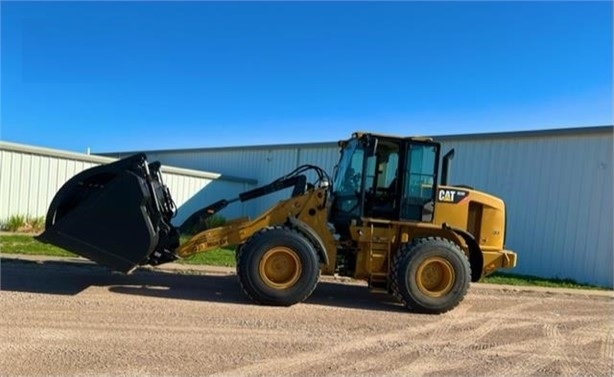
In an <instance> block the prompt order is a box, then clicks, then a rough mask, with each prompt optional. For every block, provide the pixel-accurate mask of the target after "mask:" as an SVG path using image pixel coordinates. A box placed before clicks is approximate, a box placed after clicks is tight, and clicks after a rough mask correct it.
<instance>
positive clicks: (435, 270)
mask: <svg viewBox="0 0 614 377" xmlns="http://www.w3.org/2000/svg"><path fill="white" fill-rule="evenodd" d="M455 279H456V274H455V273H454V267H452V264H451V263H450V262H448V261H447V260H446V259H444V258H441V257H430V258H427V259H425V260H424V261H422V263H420V265H419V266H418V270H417V272H416V284H417V285H418V289H419V290H420V292H422V293H424V294H425V295H427V296H429V297H442V296H445V295H447V294H448V293H450V291H451V290H452V286H453V285H454V280H455Z"/></svg>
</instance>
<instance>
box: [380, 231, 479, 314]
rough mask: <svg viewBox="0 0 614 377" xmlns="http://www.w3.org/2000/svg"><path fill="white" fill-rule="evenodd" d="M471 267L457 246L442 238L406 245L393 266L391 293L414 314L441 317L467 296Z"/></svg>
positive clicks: (395, 258)
mask: <svg viewBox="0 0 614 377" xmlns="http://www.w3.org/2000/svg"><path fill="white" fill-rule="evenodd" d="M470 280H471V267H470V265H469V260H468V259H467V257H466V255H465V253H464V252H463V251H462V250H461V249H460V247H459V246H458V245H456V244H455V243H453V242H452V241H450V240H447V239H445V238H440V237H428V238H418V239H416V240H414V241H413V242H412V243H410V244H407V245H405V246H403V248H402V249H401V250H400V251H399V252H398V253H397V254H396V255H395V257H394V259H393V265H392V293H393V294H394V296H395V297H396V298H397V299H398V300H399V301H400V302H401V303H403V305H405V306H406V307H407V308H408V309H410V310H412V311H417V312H422V313H430V314H439V313H445V312H447V311H449V310H451V309H453V308H454V307H456V306H457V305H458V304H459V303H460V302H461V301H462V300H463V298H464V297H465V294H466V293H467V290H468V289H469V282H470Z"/></svg>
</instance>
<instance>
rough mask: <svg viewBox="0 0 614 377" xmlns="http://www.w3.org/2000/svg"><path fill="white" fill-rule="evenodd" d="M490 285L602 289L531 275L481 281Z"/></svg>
mask: <svg viewBox="0 0 614 377" xmlns="http://www.w3.org/2000/svg"><path fill="white" fill-rule="evenodd" d="M481 282H482V283H488V284H506V285H516V286H532V287H549V288H574V289H602V290H605V289H606V288H603V287H598V286H595V285H590V284H582V283H578V282H576V281H575V280H572V279H544V278H539V277H535V276H530V275H516V274H506V273H501V272H496V273H494V274H492V275H490V276H488V277H486V278H484V279H482V280H481Z"/></svg>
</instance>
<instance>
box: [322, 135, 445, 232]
mask: <svg viewBox="0 0 614 377" xmlns="http://www.w3.org/2000/svg"><path fill="white" fill-rule="evenodd" d="M339 145H340V147H341V157H340V159H339V163H338V165H337V167H336V169H335V174H334V179H333V201H332V208H331V212H330V221H331V222H332V223H333V224H335V226H336V227H337V229H338V230H339V231H342V229H343V228H346V227H348V226H349V225H350V224H351V223H360V222H361V221H362V218H365V217H367V218H376V219H383V220H404V221H426V222H430V221H432V217H433V210H432V208H433V203H434V199H435V190H436V187H435V186H436V182H437V174H438V171H437V167H438V165H439V150H440V145H439V143H435V142H433V141H431V139H427V138H398V137H392V136H385V135H376V134H363V133H356V134H354V135H353V137H352V138H351V139H349V140H346V141H341V142H340V143H339Z"/></svg>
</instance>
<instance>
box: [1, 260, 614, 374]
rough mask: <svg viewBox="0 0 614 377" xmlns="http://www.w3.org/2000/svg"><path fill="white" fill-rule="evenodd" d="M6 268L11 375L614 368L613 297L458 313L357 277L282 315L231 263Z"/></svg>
mask: <svg viewBox="0 0 614 377" xmlns="http://www.w3.org/2000/svg"><path fill="white" fill-rule="evenodd" d="M1 263H2V265H1V280H0V282H1V287H0V288H1V291H0V307H1V318H0V323H1V325H2V331H1V334H0V355H1V357H0V374H2V375H6V376H15V375H45V376H48V375H62V376H65V375H86V376H93V375H97V376H102V375H105V376H107V375H125V376H169V375H177V376H188V375H208V374H214V375H228V376H237V375H240V376H245V375H267V376H268V375H283V376H293V375H301V376H302V375H304V376H320V375H373V376H382V375H391V376H393V375H397V376H412V375H415V376H429V375H432V376H441V375H453V376H458V375H467V376H476V375H489V376H491V375H496V376H572V375H574V376H577V375H582V376H612V375H613V374H614V366H613V359H614V332H613V327H614V325H613V322H612V321H613V319H612V318H613V310H614V301H613V299H612V298H613V295H612V293H611V292H606V293H603V292H602V293H588V292H583V291H582V292H575V293H569V292H567V291H559V290H518V289H515V288H513V287H506V286H485V285H481V284H473V285H472V287H471V289H470V292H469V294H468V295H467V297H466V299H465V300H464V301H463V302H462V303H461V304H460V306H459V307H457V308H456V309H454V310H453V311H451V312H449V313H446V314H443V315H419V314H412V313H409V312H407V311H405V309H403V308H402V307H400V306H399V305H397V304H395V303H394V302H391V300H390V298H389V297H388V296H386V295H382V294H374V293H369V291H368V290H367V289H366V288H365V287H364V285H362V284H360V283H356V282H351V281H336V280H331V279H325V280H322V281H321V282H320V284H319V285H318V288H317V289H316V291H315V292H314V294H313V295H312V296H311V297H310V298H309V299H308V300H307V302H305V303H303V304H298V305H295V306H292V307H289V308H280V307H264V306H258V305H253V304H251V303H250V302H249V301H248V300H247V299H246V298H245V296H244V295H243V293H242V291H241V289H240V287H239V284H238V282H237V279H236V276H234V275H233V274H232V273H229V272H228V271H227V270H224V269H218V270H208V272H207V273H193V272H188V271H182V270H176V269H171V270H159V269H158V270H145V271H137V272H136V273H134V274H132V275H128V276H127V275H122V274H117V273H112V272H109V271H108V270H106V269H104V268H102V267H98V266H94V265H91V264H85V263H65V262H61V263H60V262H55V261H49V260H48V261H44V262H36V261H23V260H22V261H15V260H9V259H6V258H3V259H2V261H1Z"/></svg>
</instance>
